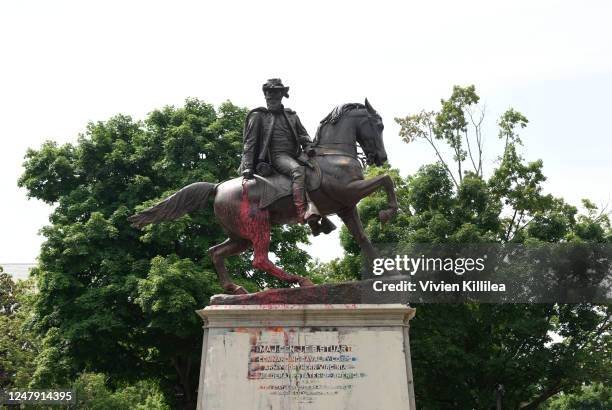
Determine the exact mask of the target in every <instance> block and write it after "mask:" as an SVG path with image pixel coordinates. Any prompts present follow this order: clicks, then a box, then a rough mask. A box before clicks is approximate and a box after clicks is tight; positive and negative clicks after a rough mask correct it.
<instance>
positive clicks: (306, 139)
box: [295, 115, 312, 148]
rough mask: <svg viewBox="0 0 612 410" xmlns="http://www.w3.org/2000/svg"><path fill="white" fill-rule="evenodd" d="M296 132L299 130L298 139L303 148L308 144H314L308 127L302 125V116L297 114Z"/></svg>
mask: <svg viewBox="0 0 612 410" xmlns="http://www.w3.org/2000/svg"><path fill="white" fill-rule="evenodd" d="M295 132H297V137H298V141H299V143H300V145H301V146H302V148H305V147H307V146H308V145H310V144H312V141H311V140H310V136H309V135H308V132H307V131H306V128H304V126H303V125H302V121H300V117H298V116H297V115H296V116H295Z"/></svg>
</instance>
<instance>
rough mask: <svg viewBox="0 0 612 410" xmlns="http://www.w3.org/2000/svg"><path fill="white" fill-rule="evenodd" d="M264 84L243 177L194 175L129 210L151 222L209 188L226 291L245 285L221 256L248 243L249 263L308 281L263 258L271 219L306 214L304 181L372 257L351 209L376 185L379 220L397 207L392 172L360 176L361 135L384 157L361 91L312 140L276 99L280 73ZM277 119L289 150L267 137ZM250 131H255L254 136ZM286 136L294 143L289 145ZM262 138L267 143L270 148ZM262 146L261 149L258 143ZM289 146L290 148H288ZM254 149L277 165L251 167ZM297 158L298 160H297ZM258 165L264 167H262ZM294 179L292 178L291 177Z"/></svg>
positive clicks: (193, 204)
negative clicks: (383, 201)
mask: <svg viewBox="0 0 612 410" xmlns="http://www.w3.org/2000/svg"><path fill="white" fill-rule="evenodd" d="M266 90H269V91H268V92H267V93H266V101H267V102H268V109H267V111H264V110H266V109H263V110H261V111H255V112H252V114H251V115H249V116H248V117H247V121H246V122H247V123H246V125H245V148H244V155H243V160H242V165H241V171H242V174H243V176H242V177H239V178H234V179H231V180H229V181H224V182H222V183H219V184H213V183H209V182H196V183H194V184H191V185H189V186H186V187H185V188H183V189H181V190H179V191H178V192H176V193H175V194H174V195H172V196H170V197H169V198H167V199H165V200H164V201H162V202H160V203H159V204H157V205H155V206H153V207H151V208H148V209H146V210H144V211H142V212H140V213H138V214H135V215H132V216H131V217H129V218H128V220H129V221H130V222H131V223H132V226H134V227H138V228H139V227H142V226H144V225H147V224H150V223H158V222H162V221H168V220H174V219H176V218H179V217H181V216H183V215H185V214H186V213H189V212H193V211H195V210H198V209H201V208H204V207H205V206H206V202H207V199H208V198H209V197H210V196H213V197H214V212H215V216H216V217H217V219H218V221H219V223H220V224H221V226H222V227H223V229H224V230H225V231H226V232H227V234H228V236H229V238H228V239H227V240H226V241H225V242H223V243H221V244H219V245H216V246H213V247H212V248H210V249H209V250H208V253H209V255H210V256H211V258H212V261H213V263H214V265H215V268H216V270H217V274H218V275H219V280H220V281H221V284H222V286H223V289H224V290H225V292H226V293H230V294H241V293H247V292H246V291H245V289H244V288H242V287H241V286H238V285H236V284H235V283H233V282H232V280H231V278H230V276H229V274H228V272H227V270H226V268H225V262H224V260H225V258H226V257H228V256H231V255H236V254H239V253H241V252H243V251H245V250H247V249H248V248H250V247H252V248H253V251H254V259H253V267H254V268H257V269H261V270H263V271H266V272H268V273H269V274H271V275H273V276H275V277H277V278H279V279H281V280H284V281H286V282H288V283H298V284H299V285H300V286H312V285H313V284H312V282H311V281H310V280H309V279H308V278H304V277H301V276H298V275H293V274H290V273H287V272H285V271H283V270H282V269H280V268H279V267H278V266H276V265H274V264H273V263H272V262H271V261H270V260H269V259H268V251H269V244H270V229H271V226H272V225H275V224H293V223H303V220H304V217H305V216H307V213H306V210H305V209H303V208H301V204H305V202H304V199H305V198H306V196H300V195H301V194H300V193H296V190H297V189H299V188H301V187H305V189H306V192H307V195H308V197H309V198H310V200H311V201H312V202H313V205H316V208H317V209H318V213H319V214H320V215H330V214H338V216H340V218H341V219H342V221H343V222H344V224H345V225H346V226H347V228H348V229H349V231H350V232H351V234H352V235H353V237H354V238H355V240H356V241H357V243H358V244H359V246H360V247H361V249H362V251H363V252H364V254H365V256H366V258H367V259H368V261H369V262H371V261H372V260H373V259H374V258H376V257H377V254H376V251H375V250H374V248H373V246H372V244H371V243H370V240H369V239H368V237H367V236H366V235H365V233H364V231H363V227H362V225H361V221H360V219H359V215H358V213H357V208H356V206H357V203H358V202H359V201H360V200H361V199H362V198H364V197H366V196H368V195H370V194H371V193H372V192H374V191H375V190H377V189H378V188H381V187H382V188H383V189H384V190H385V192H386V194H387V203H388V208H387V209H386V210H383V211H381V212H380V214H379V218H380V220H381V221H382V222H383V223H384V222H386V221H387V220H389V219H390V218H392V217H393V216H394V215H395V214H396V213H397V210H398V205H397V199H396V196H395V192H394V187H393V181H392V180H391V178H390V177H389V176H388V175H380V176H377V177H374V178H369V179H364V177H363V169H362V164H361V162H360V161H359V159H358V156H357V143H359V145H360V146H361V148H362V149H363V151H364V153H365V154H366V157H367V162H368V163H369V164H376V165H382V164H383V163H384V162H385V161H386V160H387V153H386V151H385V146H384V143H383V138H382V132H383V123H382V119H381V117H380V115H379V114H378V113H377V112H376V111H375V110H374V109H373V108H372V106H371V105H370V104H369V102H368V100H367V99H366V100H365V104H358V103H353V104H344V105H341V106H338V107H336V108H335V109H334V110H333V111H332V112H331V113H330V114H329V115H327V116H326V117H325V118H324V119H323V120H322V121H321V123H320V125H319V129H318V130H317V134H316V136H315V140H314V142H312V143H310V139H309V138H308V134H307V133H306V131H305V130H303V127H302V125H301V123H299V119H298V118H297V115H295V113H294V112H293V111H287V110H286V109H284V108H282V105H281V104H280V98H278V97H279V95H280V96H281V97H282V96H285V95H286V94H287V90H288V87H284V86H283V85H282V82H280V80H269V81H268V82H267V83H266V84H265V85H264V92H266ZM271 90H275V91H273V92H272V91H271ZM268 96H270V98H268ZM269 111H272V113H270V112H269ZM254 114H255V115H254ZM271 115H274V116H275V117H274V118H275V120H270V122H271V123H272V125H269V123H268V122H267V121H268V120H267V119H265V118H267V117H269V116H271ZM279 119H280V122H282V121H285V122H284V123H283V124H284V125H283V126H285V128H286V129H285V130H284V131H283V132H282V133H281V132H279V133H278V135H284V136H285V137H289V136H291V137H294V138H295V139H294V140H293V139H292V140H291V141H290V143H289V144H288V145H287V146H289V148H290V150H291V151H290V152H287V151H285V148H284V147H285V146H284V145H282V142H281V146H282V147H283V149H282V150H279V151H275V149H276V148H275V147H274V145H273V144H274V143H273V142H272V138H274V137H275V132H271V131H269V129H270V128H272V129H274V124H275V123H276V120H279ZM252 127H261V128H262V129H263V130H266V129H268V132H267V133H266V132H264V133H263V134H262V133H261V130H260V131H258V132H255V131H253V129H252ZM291 127H295V129H294V131H291ZM287 128H288V129H287ZM298 129H299V131H298ZM250 133H251V134H250ZM261 135H263V136H264V137H263V138H267V137H268V136H269V138H268V139H270V142H268V143H266V142H265V141H263V140H260V139H259V137H261ZM258 136H259V137H258ZM254 137H255V139H252V138H254ZM292 143H295V145H291V144H292ZM250 144H251V145H252V144H255V145H257V144H260V146H259V147H257V146H255V147H254V148H251V145H250ZM261 144H262V145H261ZM265 144H269V145H268V147H271V148H270V149H269V154H268V149H267V148H266V145H265ZM298 144H300V145H301V148H302V149H306V150H308V151H310V155H312V156H311V157H310V159H308V158H307V156H300V154H301V151H300V149H299V148H298ZM262 147H263V149H260V150H258V149H257V148H262ZM294 147H295V151H293V148H294ZM278 152H281V153H285V154H294V155H295V156H294V155H287V156H286V157H290V158H291V160H286V157H285V156H284V155H282V154H281V155H280V157H281V158H282V157H285V158H284V159H285V160H286V161H285V162H283V159H280V160H279V154H278ZM275 154H276V155H275ZM255 155H257V160H258V161H259V164H262V163H266V159H271V161H272V163H271V164H272V167H273V168H275V169H278V170H279V171H280V172H281V173H276V172H273V171H274V170H273V169H271V168H272V167H267V166H265V165H264V166H260V167H259V169H257V168H256V169H255V171H254V170H253V169H254V168H253V167H256V166H257V161H256V160H255ZM275 156H276V159H275ZM289 163H290V165H289ZM279 164H280V165H279ZM295 164H298V165H297V166H295ZM306 164H310V166H307V165H306ZM265 168H268V169H265ZM295 168H301V169H300V171H298V173H299V172H301V171H304V170H305V171H306V172H305V174H306V184H305V185H304V183H303V182H302V176H297V177H296V175H295V174H296V172H295ZM258 171H259V172H260V173H264V174H265V175H260V174H259V173H258ZM285 173H290V175H291V177H292V178H291V179H290V178H289V177H288V176H287V175H286V174H285ZM251 176H253V177H254V178H251ZM296 179H298V182H297V184H296V183H295V181H296ZM296 185H297V188H296ZM296 194H297V195H296ZM300 201H302V202H300ZM323 222H324V221H323Z"/></svg>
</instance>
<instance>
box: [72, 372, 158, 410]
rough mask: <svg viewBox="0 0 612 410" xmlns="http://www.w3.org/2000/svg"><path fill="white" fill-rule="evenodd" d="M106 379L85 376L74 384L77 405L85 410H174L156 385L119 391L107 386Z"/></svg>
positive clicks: (144, 385)
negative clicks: (171, 409)
mask: <svg viewBox="0 0 612 410" xmlns="http://www.w3.org/2000/svg"><path fill="white" fill-rule="evenodd" d="M107 384H108V383H107V381H106V376H104V375H103V374H99V373H83V374H81V375H79V377H78V378H77V379H76V381H75V383H74V390H75V392H76V397H77V403H76V408H78V409H82V410H170V407H169V406H168V405H167V404H166V403H165V400H164V397H163V395H162V393H161V391H160V390H159V388H158V387H157V385H156V384H155V383H154V382H150V381H139V382H137V383H136V384H134V385H127V386H121V387H119V388H117V389H116V390H115V391H111V390H110V389H109V388H108V387H107Z"/></svg>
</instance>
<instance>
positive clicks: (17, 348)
mask: <svg viewBox="0 0 612 410" xmlns="http://www.w3.org/2000/svg"><path fill="white" fill-rule="evenodd" d="M31 285H32V284H31V282H30V281H19V282H17V283H15V282H14V281H13V279H12V277H11V276H10V275H9V274H8V273H5V272H3V270H2V267H0V306H2V308H1V309H2V310H0V388H20V387H25V386H27V384H28V382H29V380H30V379H31V377H32V374H33V372H34V358H35V356H36V354H37V352H38V345H37V342H36V338H35V337H33V335H32V333H31V332H29V331H28V329H27V328H26V327H25V325H24V322H25V321H26V320H27V318H28V313H29V310H28V303H29V300H30V299H31V296H32V291H31Z"/></svg>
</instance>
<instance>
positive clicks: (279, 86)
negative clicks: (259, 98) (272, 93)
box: [261, 78, 289, 98]
mask: <svg viewBox="0 0 612 410" xmlns="http://www.w3.org/2000/svg"><path fill="white" fill-rule="evenodd" d="M261 89H262V90H263V92H264V93H265V92H266V90H274V89H276V90H283V97H286V98H289V87H285V86H284V85H283V82H282V81H281V79H280V78H270V79H269V80H268V81H266V83H265V84H264V85H262V86H261Z"/></svg>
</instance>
